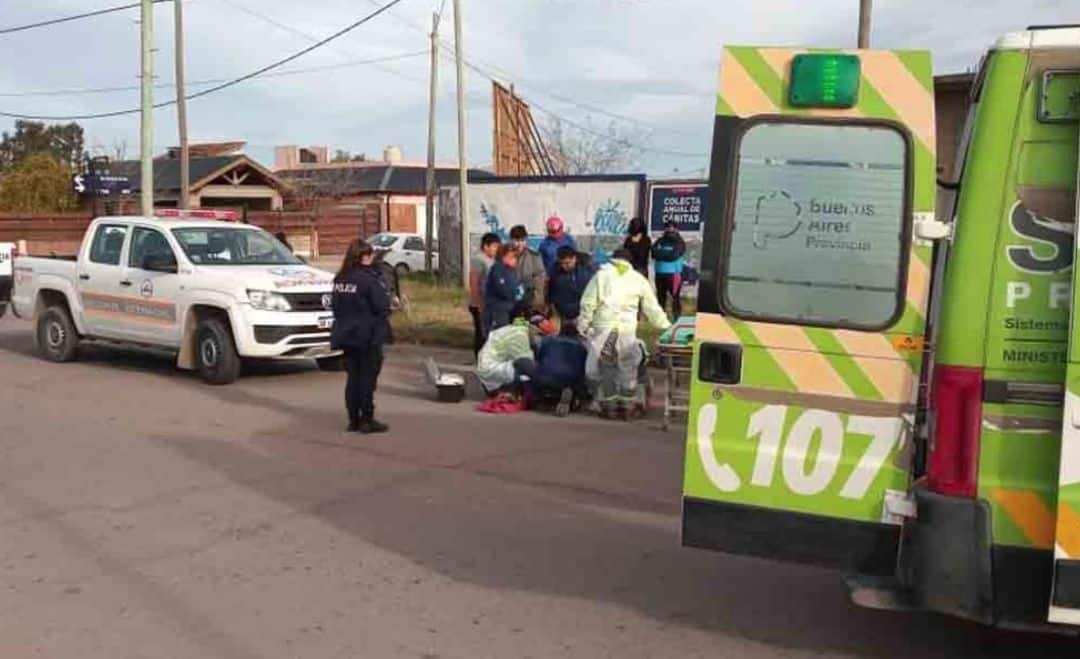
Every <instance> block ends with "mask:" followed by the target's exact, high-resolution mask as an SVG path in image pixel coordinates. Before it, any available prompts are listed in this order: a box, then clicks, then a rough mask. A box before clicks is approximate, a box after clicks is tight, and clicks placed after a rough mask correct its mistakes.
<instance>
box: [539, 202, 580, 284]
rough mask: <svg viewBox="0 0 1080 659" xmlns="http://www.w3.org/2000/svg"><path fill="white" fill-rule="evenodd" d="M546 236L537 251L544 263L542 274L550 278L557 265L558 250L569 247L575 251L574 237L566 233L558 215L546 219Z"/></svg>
mask: <svg viewBox="0 0 1080 659" xmlns="http://www.w3.org/2000/svg"><path fill="white" fill-rule="evenodd" d="M546 226H547V235H546V236H544V239H543V240H542V241H540V246H539V247H538V248H537V251H539V252H540V258H541V259H542V260H543V262H544V272H546V273H547V275H548V276H549V277H550V276H551V275H552V273H554V272H555V268H556V267H558V265H559V256H558V254H559V249H561V248H563V247H569V248H570V249H573V250H577V243H575V242H574V237H573V236H571V235H570V234H568V233H567V232H566V225H565V224H564V223H563V221H562V218H561V217H559V216H558V215H552V216H551V217H549V218H548V219H547V225H546Z"/></svg>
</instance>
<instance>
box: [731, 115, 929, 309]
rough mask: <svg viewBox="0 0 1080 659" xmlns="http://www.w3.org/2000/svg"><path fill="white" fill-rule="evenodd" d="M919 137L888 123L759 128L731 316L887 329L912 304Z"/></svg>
mask: <svg viewBox="0 0 1080 659" xmlns="http://www.w3.org/2000/svg"><path fill="white" fill-rule="evenodd" d="M910 158H911V155H910V147H909V140H908V138H907V136H906V134H905V133H903V132H902V131H901V129H899V128H897V127H895V126H893V125H891V124H885V123H865V122H860V123H836V122H828V123H825V122H820V123H815V122H810V121H807V122H780V121H767V122H759V123H755V124H752V125H751V126H750V127H749V128H748V129H747V130H746V132H745V133H744V134H743V135H742V138H741V140H740V143H739V147H738V156H737V166H738V172H737V175H736V184H735V185H736V187H735V194H734V203H733V209H732V211H730V214H729V216H728V217H727V218H725V222H726V223H727V226H726V227H725V231H724V235H725V237H726V240H727V242H728V244H727V246H726V250H725V251H726V257H725V260H724V263H723V264H722V268H721V272H722V273H723V277H722V285H721V294H720V296H721V306H722V308H724V309H725V310H726V311H727V312H729V313H731V314H732V315H735V316H738V317H743V318H748V319H755V320H766V321H773V322H790V323H795V324H805V325H820V326H826V327H849V328H855V329H883V328H885V327H887V326H889V325H891V324H892V323H893V322H895V320H896V319H897V318H898V317H899V315H900V314H901V313H902V311H903V308H904V287H905V282H906V274H907V254H908V251H909V249H908V240H909V231H910V229H909V226H908V225H909V221H908V216H909V206H910V204H909V201H908V198H909V187H910V186H909V185H908V175H909V170H910V166H911V165H910Z"/></svg>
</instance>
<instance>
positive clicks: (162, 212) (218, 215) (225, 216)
mask: <svg viewBox="0 0 1080 659" xmlns="http://www.w3.org/2000/svg"><path fill="white" fill-rule="evenodd" d="M154 215H155V216H156V217H183V218H192V219H198V220H224V221H225V222H235V221H236V220H238V219H239V215H238V214H237V213H236V211H215V210H204V209H199V210H181V209H179V208H160V209H158V210H156V211H154Z"/></svg>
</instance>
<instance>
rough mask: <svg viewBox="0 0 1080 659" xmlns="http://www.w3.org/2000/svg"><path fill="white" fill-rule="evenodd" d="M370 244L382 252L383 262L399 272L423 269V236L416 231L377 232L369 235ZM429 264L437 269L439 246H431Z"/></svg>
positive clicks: (420, 270)
mask: <svg viewBox="0 0 1080 659" xmlns="http://www.w3.org/2000/svg"><path fill="white" fill-rule="evenodd" d="M370 242H371V246H372V247H374V248H375V251H377V252H379V253H381V254H382V260H383V262H384V263H386V264H388V265H390V266H392V267H393V268H394V270H395V271H397V272H398V273H399V274H403V273H406V272H411V271H415V272H423V271H424V238H423V237H422V236H421V235H420V234H418V233H389V232H388V233H379V234H376V235H374V236H372V237H371V240H370ZM431 266H432V268H433V269H434V270H438V269H439V247H438V245H437V244H436V245H433V246H432V254H431Z"/></svg>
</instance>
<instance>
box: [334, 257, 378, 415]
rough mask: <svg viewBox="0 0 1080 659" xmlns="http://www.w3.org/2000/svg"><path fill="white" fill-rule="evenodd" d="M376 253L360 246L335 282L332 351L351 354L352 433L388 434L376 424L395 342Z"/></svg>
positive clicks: (347, 356) (347, 361)
mask: <svg viewBox="0 0 1080 659" xmlns="http://www.w3.org/2000/svg"><path fill="white" fill-rule="evenodd" d="M374 262H375V251H374V250H373V249H372V247H371V245H369V244H368V243H366V242H364V241H363V240H361V239H359V238H358V239H356V240H354V241H353V242H352V243H351V244H350V245H349V249H348V251H347V252H346V254H345V259H344V260H343V261H342V263H341V269H340V270H339V271H338V273H337V276H335V277H334V294H333V310H334V329H333V330H332V332H331V335H330V343H331V346H332V347H333V348H334V349H335V350H344V351H345V367H346V370H347V371H348V380H347V382H346V384H345V409H346V411H347V412H348V414H349V427H348V430H349V432H362V433H365V434H368V433H377V432H386V431H387V430H389V426H387V425H386V424H384V423H379V422H378V421H376V420H375V387H376V384H377V382H378V379H379V371H380V370H382V362H383V344H384V343H385V342H386V340H387V338H388V337H389V336H390V292H389V290H388V287H387V283H386V281H385V280H384V279H383V276H382V273H381V272H380V271H379V269H378V268H377V267H375V266H374Z"/></svg>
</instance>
